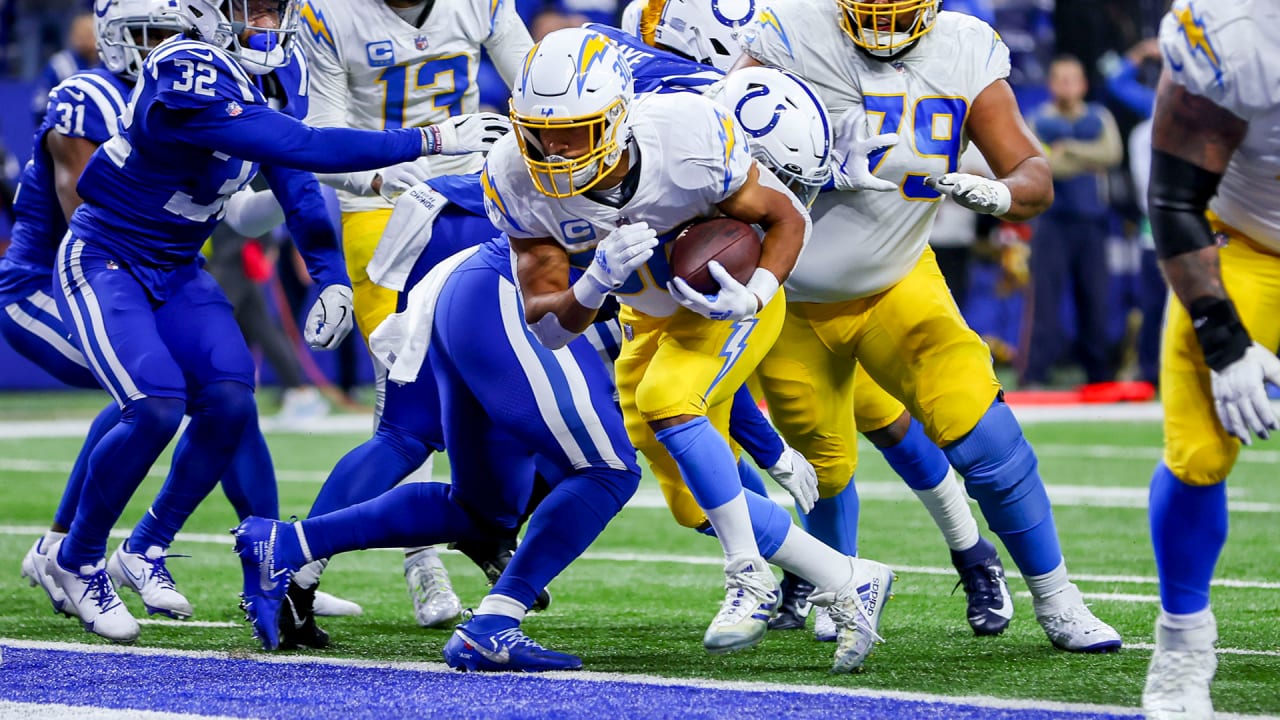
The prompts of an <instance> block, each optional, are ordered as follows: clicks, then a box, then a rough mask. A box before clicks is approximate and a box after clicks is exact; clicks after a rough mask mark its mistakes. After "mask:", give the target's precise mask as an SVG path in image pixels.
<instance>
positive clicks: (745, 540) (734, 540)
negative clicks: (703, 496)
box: [704, 490, 760, 564]
mask: <svg viewBox="0 0 1280 720" xmlns="http://www.w3.org/2000/svg"><path fill="white" fill-rule="evenodd" d="M704 510H705V512H706V513H707V520H710V521H711V527H712V528H714V529H715V531H716V537H717V538H719V539H720V547H722V548H724V560H725V564H729V563H733V562H737V561H738V560H752V559H755V558H759V557H760V547H759V546H758V545H756V533H755V530H753V529H751V511H750V510H748V509H747V496H746V494H744V493H743V492H742V491H741V490H739V491H738V494H737V495H736V496H735V497H734V498H733V499H732V500H730V501H729V502H727V503H725V504H723V505H721V506H719V507H714V508H710V509H706V508H704Z"/></svg>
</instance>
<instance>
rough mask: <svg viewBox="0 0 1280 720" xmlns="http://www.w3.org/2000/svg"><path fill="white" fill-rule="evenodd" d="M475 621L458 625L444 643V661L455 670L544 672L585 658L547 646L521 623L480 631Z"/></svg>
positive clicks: (566, 667)
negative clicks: (532, 635) (521, 625)
mask: <svg viewBox="0 0 1280 720" xmlns="http://www.w3.org/2000/svg"><path fill="white" fill-rule="evenodd" d="M472 625H474V622H473V621H468V622H465V623H462V624H461V625H459V626H458V627H457V628H456V629H455V630H454V631H453V637H451V638H449V642H447V643H445V646H444V661H445V663H447V664H448V665H449V667H451V668H453V669H455V670H463V671H466V670H470V671H473V672H545V671H547V670H577V669H579V668H581V667H582V658H580V657H578V656H577V655H570V654H568V653H562V652H556V651H555V650H548V649H546V648H544V647H542V646H541V645H539V644H538V643H537V642H535V641H534V640H533V639H531V638H530V637H529V636H528V635H525V634H524V631H523V630H521V629H520V627H519V626H516V627H509V628H505V629H502V630H498V631H497V632H494V633H479V632H476V631H475V630H474V629H473V628H472V627H469V626H472Z"/></svg>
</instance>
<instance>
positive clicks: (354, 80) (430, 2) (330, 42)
mask: <svg viewBox="0 0 1280 720" xmlns="http://www.w3.org/2000/svg"><path fill="white" fill-rule="evenodd" d="M300 15H301V20H302V27H301V32H300V33H299V36H300V39H301V40H302V47H303V50H304V51H305V52H306V53H307V56H308V58H309V59H310V60H311V68H312V73H311V107H310V112H309V113H308V115H307V122H308V123H309V124H311V125H315V126H317V127H329V126H344V127H353V128H360V129H383V128H397V127H410V126H416V125H435V126H437V127H439V128H440V130H441V132H444V133H449V134H454V133H456V134H460V135H462V136H470V135H472V134H475V133H479V132H481V131H483V130H484V128H485V127H486V126H487V125H491V124H492V123H494V122H499V123H502V124H505V120H503V119H501V118H500V116H497V115H487V114H486V115H481V116H480V117H479V118H476V119H473V120H467V121H465V122H463V121H460V120H459V119H457V116H458V115H462V114H466V113H474V112H476V111H477V109H478V107H479V93H480V91H479V87H478V86H477V84H476V78H477V76H476V73H477V71H478V69H479V60H480V51H481V49H482V48H484V49H486V50H488V52H489V55H490V57H491V58H493V61H494V64H495V65H496V66H497V69H498V72H499V74H501V75H502V77H503V79H504V80H505V81H506V82H507V84H508V85H510V84H511V83H513V82H514V81H515V79H516V77H518V74H519V72H520V63H521V62H523V60H524V56H525V54H526V53H527V52H528V51H529V47H530V46H531V45H532V44H533V41H532V40H531V39H530V37H529V31H528V30H527V29H526V28H525V26H524V23H523V22H522V21H521V20H520V18H519V16H518V15H516V11H515V3H514V1H513V0H449V1H448V2H438V0H306V2H304V3H303V4H302V6H301V10H300ZM482 162H483V159H482V158H481V156H480V155H478V154H476V155H468V156H459V157H451V158H448V159H446V160H441V161H439V162H428V161H426V160H419V161H415V162H412V163H404V164H403V165H397V166H394V167H390V168H384V169H383V170H381V171H378V172H364V173H343V174H332V175H323V174H322V175H319V176H318V177H319V178H320V180H321V182H325V183H327V184H329V185H333V186H334V187H336V188H338V196H339V200H340V203H341V206H342V247H343V255H344V257H345V259H346V263H347V274H348V275H349V276H350V278H351V287H352V290H353V292H354V297H353V302H354V306H355V320H356V327H357V328H358V329H359V330H360V332H361V334H362V335H364V337H365V338H366V340H367V339H368V335H369V333H370V332H372V331H373V329H374V328H375V327H377V326H378V324H379V323H381V322H382V321H383V320H384V319H385V318H386V317H387V316H388V315H390V314H391V313H392V312H395V309H396V293H395V292H394V291H392V290H388V289H386V288H383V287H380V286H378V285H377V284H375V283H373V282H372V281H370V280H369V274H368V272H367V271H366V267H367V266H368V264H369V261H370V259H372V257H373V253H374V250H375V248H376V247H377V245H378V240H379V238H381V237H382V233H383V230H384V229H385V228H386V226H387V221H388V220H389V219H390V218H391V210H392V204H391V201H392V200H394V199H395V198H396V197H397V196H398V195H399V194H400V193H401V192H403V191H404V190H406V189H407V188H408V187H410V186H412V185H414V184H415V183H417V182H419V181H421V180H425V179H427V178H428V177H434V176H438V175H447V174H454V173H458V174H462V173H469V172H476V171H478V170H479V169H480V165H481V163H482ZM375 364H376V363H375ZM382 375H383V373H382V371H381V369H379V371H378V385H379V394H378V404H377V408H378V411H379V412H380V410H381V406H382V384H383V382H384V380H383V379H382ZM424 470H425V471H427V472H426V474H428V475H429V470H430V466H429V465H427V466H424ZM384 490H386V488H378V489H377V490H376V491H375V492H372V494H371V495H370V496H373V495H376V494H378V493H380V492H382V491H384ZM469 550H470V549H469ZM408 552H409V555H408V557H406V562H405V577H406V580H407V581H408V583H409V592H410V596H411V597H412V598H413V601H414V615H415V618H416V619H417V621H418V623H419V624H420V625H422V626H424V627H440V626H444V625H447V624H448V623H450V622H451V621H452V620H453V619H454V618H455V617H456V616H457V615H458V613H459V612H460V611H461V604H460V603H459V601H458V599H457V596H456V595H454V593H453V589H452V587H451V585H450V583H449V581H448V574H447V573H446V572H445V569H444V565H443V564H442V563H441V562H440V558H439V557H438V555H437V553H436V550H435V549H434V548H425V549H422V548H419V549H411V550H410V551H408ZM468 554H469V555H476V556H485V557H494V558H496V556H497V555H498V554H500V552H499V550H498V549H497V548H496V547H495V548H492V549H475V550H474V552H468ZM506 554H508V555H509V553H506ZM318 570H319V568H318V567H317V568H311V569H310V570H308V572H305V573H303V577H305V578H309V577H311V574H312V571H318Z"/></svg>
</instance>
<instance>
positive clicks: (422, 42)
mask: <svg viewBox="0 0 1280 720" xmlns="http://www.w3.org/2000/svg"><path fill="white" fill-rule="evenodd" d="M413 46H414V47H416V48H418V49H419V50H426V49H427V36H426V35H419V36H418V37H416V38H414V39H413Z"/></svg>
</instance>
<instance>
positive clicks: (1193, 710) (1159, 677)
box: [1142, 614, 1218, 720]
mask: <svg viewBox="0 0 1280 720" xmlns="http://www.w3.org/2000/svg"><path fill="white" fill-rule="evenodd" d="M1217 640H1218V623H1217V622H1216V621H1215V620H1214V618H1213V615H1212V614H1210V616H1209V621H1208V622H1207V623H1205V624H1204V625H1202V626H1200V627H1198V628H1194V629H1191V630H1175V629H1173V628H1169V627H1165V626H1164V625H1163V624H1162V623H1161V622H1160V620H1159V619H1157V620H1156V649H1155V652H1154V653H1152V655H1151V665H1150V666H1149V667H1148V668H1147V684H1146V687H1145V688H1143V690H1142V710H1143V712H1144V713H1146V717H1147V720H1212V718H1213V700H1212V699H1211V698H1210V696H1209V685H1210V684H1211V683H1212V682H1213V674H1214V672H1215V671H1216V670H1217V669H1218V656H1217V655H1216V654H1215V653H1214V651H1213V644H1214V643H1215V642H1217Z"/></svg>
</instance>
